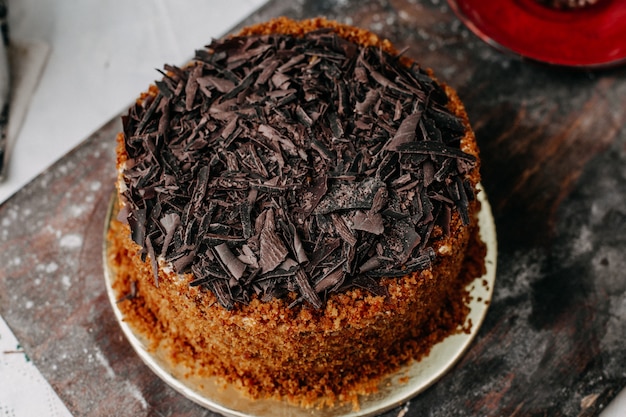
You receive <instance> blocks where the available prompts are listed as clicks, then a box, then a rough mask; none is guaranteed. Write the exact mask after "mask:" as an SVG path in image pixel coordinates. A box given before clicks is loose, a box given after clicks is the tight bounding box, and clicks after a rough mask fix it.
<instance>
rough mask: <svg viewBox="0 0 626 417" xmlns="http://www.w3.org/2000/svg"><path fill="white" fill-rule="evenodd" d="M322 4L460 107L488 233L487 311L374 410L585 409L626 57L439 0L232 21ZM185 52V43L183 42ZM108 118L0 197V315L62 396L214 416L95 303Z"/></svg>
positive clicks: (618, 212) (78, 411)
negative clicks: (435, 363)
mask: <svg viewBox="0 0 626 417" xmlns="http://www.w3.org/2000/svg"><path fill="white" fill-rule="evenodd" d="M282 14H285V15H288V16H291V17H296V18H301V17H312V16H317V15H326V16H328V17H330V18H335V19H338V20H341V21H343V22H347V23H351V24H354V25H358V26H362V27H364V28H367V29H370V30H373V31H375V32H377V33H379V34H381V35H382V36H385V37H388V38H389V39H390V40H391V41H392V42H394V43H395V44H396V46H397V47H398V49H403V48H404V47H407V48H408V49H407V51H406V52H405V53H406V54H407V55H408V56H410V57H412V58H415V59H417V60H418V61H419V62H421V63H422V64H423V65H424V66H428V67H431V68H433V69H434V70H435V72H436V74H437V75H438V76H439V78H440V79H442V80H444V81H446V82H447V83H449V84H450V85H451V86H453V87H455V88H456V89H457V90H458V92H459V95H460V96H461V98H462V100H463V101H464V102H465V104H466V107H467V110H468V113H469V115H470V119H471V121H472V123H473V125H474V127H475V130H476V133H477V137H478V141H479V145H480V148H481V152H482V173H483V181H482V183H483V185H484V187H485V189H486V191H487V193H488V195H489V197H490V201H491V204H492V206H493V210H494V216H495V220H496V226H497V231H498V237H499V242H498V243H499V258H498V274H497V283H496V288H495V292H494V298H493V300H492V305H491V308H490V311H489V313H488V315H487V319H486V321H485V323H484V325H483V327H482V328H481V330H480V332H479V335H478V337H477V339H476V341H475V343H474V344H473V345H472V347H471V349H470V350H469V351H468V353H467V354H466V355H465V357H464V358H463V360H462V361H461V362H460V363H459V364H458V365H457V366H456V367H455V368H454V369H453V370H452V371H451V372H450V373H449V374H447V375H446V376H445V377H444V378H443V379H442V380H441V381H440V382H438V383H437V384H436V385H434V386H433V387H432V388H430V389H429V390H428V391H426V392H425V393H423V394H422V395H420V396H418V397H417V398H415V399H413V400H412V401H411V402H410V403H409V404H408V405H407V406H406V407H402V408H399V409H396V410H393V411H390V412H388V413H386V414H385V415H386V416H396V415H399V414H401V415H404V416H423V415H428V416H483V415H516V416H574V415H578V416H593V415H597V414H598V413H599V412H600V411H601V410H602V408H603V407H604V406H605V405H606V404H607V403H608V402H609V401H610V400H611V399H612V398H613V397H614V396H615V395H616V393H617V392H619V391H620V390H621V389H622V388H623V387H625V386H626V344H625V343H624V342H623V341H624V340H626V280H625V279H624V272H623V271H625V270H626V261H625V260H624V256H623V253H624V252H626V130H625V129H624V125H625V124H626V123H625V122H626V101H625V100H624V97H626V70H625V69H623V68H620V69H613V70H605V71H600V72H585V71H573V70H567V69H562V68H555V67H549V66H544V65H540V64H536V63H531V62H528V61H524V60H520V59H518V58H517V57H512V56H506V55H503V54H501V53H499V52H496V51H494V50H492V49H491V48H489V47H488V46H487V45H485V44H483V43H482V42H480V41H479V40H478V39H476V38H475V37H473V35H471V34H470V33H469V32H468V31H467V29H465V28H464V27H463V26H462V25H461V24H460V22H459V21H458V20H457V19H456V18H455V16H454V15H453V14H452V12H451V11H450V9H449V8H448V7H447V5H446V4H445V3H444V2H443V1H426V0H423V1H415V0H414V1H409V0H388V1H383V0H381V1H365V2H349V1H340V0H322V1H316V0H305V1H302V2H290V1H287V0H276V1H270V2H269V3H268V4H267V5H266V6H265V7H263V8H262V9H261V10H259V11H258V12H256V13H255V14H254V15H253V16H251V17H250V18H249V19H247V20H246V21H245V22H243V23H242V24H249V23H252V22H258V21H262V20H265V19H268V18H271V17H274V16H278V15H282ZM190 52H191V51H190ZM118 130H119V122H118V121H117V120H114V121H111V122H110V123H108V124H106V125H105V126H103V127H102V129H100V130H99V131H98V132H97V133H96V134H94V135H93V136H91V137H90V138H88V139H87V140H86V141H85V142H84V143H83V144H82V145H80V146H79V147H78V148H76V149H75V150H74V151H72V152H71V153H70V154H68V155H67V156H65V157H64V158H63V159H62V160H60V161H59V162H58V163H56V164H55V165H54V166H52V167H51V168H50V169H48V170H47V171H46V172H44V173H43V174H42V175H40V176H39V177H38V178H36V179H35V180H34V181H33V182H31V183H30V184H28V185H27V186H26V187H25V188H24V189H22V190H21V191H20V192H18V193H17V194H16V195H15V196H14V197H12V198H11V199H10V200H9V201H7V202H6V203H4V204H3V205H2V206H0V226H1V229H0V265H1V266H0V314H1V315H2V316H3V317H4V318H5V320H6V321H7V323H8V324H9V326H10V327H11V328H12V329H13V331H14V332H15V334H16V336H17V337H18V339H19V340H20V342H21V343H22V345H23V346H24V349H25V350H26V352H27V353H28V355H29V356H30V357H31V358H32V360H33V361H34V362H35V364H36V365H37V366H38V368H39V369H40V370H41V371H42V373H43V374H44V376H45V377H46V378H47V380H48V381H49V382H50V383H51V384H52V386H53V387H54V388H55V390H56V391H57V392H58V393H59V395H60V396H61V398H62V399H63V401H64V402H65V403H66V404H67V406H68V407H69V409H70V410H71V411H72V412H73V413H74V414H75V415H77V416H82V415H117V416H124V415H128V416H140V415H180V416H186V415H194V416H198V415H207V416H208V415H214V414H212V413H211V412H209V411H206V410H203V409H202V408H200V407H199V406H196V405H195V404H193V403H191V402H190V401H188V400H186V399H185V398H183V397H182V396H180V395H178V394H177V393H175V392H174V391H173V390H172V389H170V388H169V387H167V386H166V385H164V384H163V383H162V382H161V381H160V380H159V379H158V378H156V377H155V376H154V375H153V374H152V373H151V372H150V371H149V370H148V369H147V368H146V367H145V366H144V365H143V364H142V363H141V361H140V360H139V359H138V358H137V356H136V355H135V354H134V353H133V351H132V350H131V348H130V346H129V345H128V343H127V342H126V340H125V339H124V338H123V336H122V333H121V331H120V329H119V327H118V325H117V323H116V322H115V318H114V316H113V314H112V311H111V308H110V306H109V304H108V300H107V299H106V294H105V288H104V281H103V272H102V261H101V256H102V237H103V236H102V232H103V227H104V217H105V213H106V208H107V204H108V199H109V197H110V195H111V193H112V191H113V181H114V176H115V173H114V152H113V149H114V137H115V133H116V132H117V131H118Z"/></svg>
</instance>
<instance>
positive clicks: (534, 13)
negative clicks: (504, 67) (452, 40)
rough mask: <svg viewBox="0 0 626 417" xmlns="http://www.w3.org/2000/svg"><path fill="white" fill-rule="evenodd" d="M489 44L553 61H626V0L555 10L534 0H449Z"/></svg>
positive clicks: (609, 63)
mask: <svg viewBox="0 0 626 417" xmlns="http://www.w3.org/2000/svg"><path fill="white" fill-rule="evenodd" d="M448 3H449V4H450V7H451V8H452V10H454V12H455V13H456V14H457V16H458V17H459V18H460V19H461V20H462V21H463V23H465V25H466V26H467V27H468V28H470V30H472V31H473V32H474V33H475V34H476V35H477V36H479V37H480V38H481V39H482V40H484V41H485V42H487V43H489V44H490V45H492V46H494V47H496V48H498V49H501V50H505V51H511V52H514V53H516V54H519V55H522V56H524V57H527V58H530V59H533V60H536V61H541V62H546V63H550V64H555V65H564V66H572V67H584V68H599V67H609V66H614V65H619V64H623V63H626V1H625V0H601V1H600V2H598V3H597V4H595V5H593V6H588V7H584V8H581V9H575V10H556V9H551V8H548V7H546V6H543V5H541V4H539V3H538V2H537V1H535V0H448Z"/></svg>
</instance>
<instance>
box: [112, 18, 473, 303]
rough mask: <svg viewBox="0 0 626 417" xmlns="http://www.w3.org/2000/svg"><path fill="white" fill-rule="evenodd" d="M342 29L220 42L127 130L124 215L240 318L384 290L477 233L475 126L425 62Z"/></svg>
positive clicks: (138, 109) (164, 87) (130, 118)
mask: <svg viewBox="0 0 626 417" xmlns="http://www.w3.org/2000/svg"><path fill="white" fill-rule="evenodd" d="M337 32H338V31H337V30H335V29H333V28H332V27H327V28H324V27H320V28H318V29H315V30H311V31H308V32H307V33H305V34H299V35H298V36H294V35H291V34H284V33H283V34H246V35H241V36H233V37H228V38H224V39H220V40H214V41H213V42H212V43H211V44H210V45H209V46H208V47H206V48H205V49H202V50H199V51H197V52H196V56H195V60H194V61H193V62H192V63H191V64H189V65H188V66H186V67H184V68H177V67H174V66H165V72H164V73H163V78H162V80H160V81H157V82H156V86H154V87H153V88H152V89H151V90H150V92H149V93H147V94H144V96H142V98H141V99H140V100H138V102H137V103H136V105H134V106H133V107H132V108H131V109H130V110H129V113H128V115H127V116H125V117H124V118H123V128H124V147H125V150H126V153H127V160H126V162H125V164H124V167H123V172H122V178H123V182H124V186H123V187H122V188H121V190H122V200H123V202H124V210H123V216H125V217H126V219H127V220H128V223H129V225H130V227H131V232H132V238H133V240H134V241H135V242H136V243H138V244H139V245H140V246H141V247H142V250H143V255H144V256H145V255H148V256H149V258H150V260H151V261H152V265H153V269H154V271H155V280H157V285H158V275H157V272H156V271H157V259H158V258H159V257H162V258H163V259H164V260H165V261H167V262H170V263H171V265H172V267H173V269H174V270H175V271H176V272H177V273H179V274H183V273H187V272H192V273H193V276H194V278H193V281H192V282H191V283H190V285H192V286H195V285H202V286H205V287H206V288H208V289H209V290H211V291H212V292H213V293H214V294H215V295H216V297H217V299H218V301H219V302H220V304H222V305H223V306H224V307H225V308H228V309H230V308H233V307H234V306H235V305H236V304H237V303H238V302H241V303H247V302H248V301H249V300H250V298H251V297H253V296H256V297H259V298H260V299H261V300H270V299H273V298H282V297H284V296H285V295H286V294H294V293H295V294H296V295H297V296H296V298H295V301H293V303H294V304H296V303H301V302H306V303H309V304H310V305H312V306H313V307H315V308H321V307H322V306H323V304H324V300H325V299H326V298H327V297H328V295H329V294H331V293H332V292H335V291H343V290H345V289H348V288H352V287H354V286H357V287H363V288H366V289H368V290H370V291H372V292H374V293H377V292H380V291H382V287H380V286H379V284H378V282H379V279H380V278H381V277H394V276H404V275H407V274H409V273H412V272H415V271H418V270H421V269H424V268H428V267H429V266H430V264H431V262H432V261H433V260H434V258H435V252H434V250H433V248H432V239H431V233H432V231H433V228H434V227H435V226H438V227H440V228H441V230H442V231H443V233H444V234H446V233H449V232H450V231H449V229H450V219H451V218H452V216H453V213H454V212H456V213H458V216H459V218H460V219H461V221H462V222H463V223H465V224H467V223H468V222H469V214H468V201H471V200H472V199H473V198H474V194H473V184H471V182H470V181H469V179H468V177H467V175H468V173H469V172H470V171H471V170H472V169H473V168H474V167H475V165H476V158H475V156H473V155H470V154H467V153H465V152H463V151H462V150H461V148H460V142H461V139H462V138H463V137H464V136H465V135H466V132H467V129H468V127H467V126H466V124H465V122H464V121H463V119H462V118H460V117H457V116H456V115H454V114H453V113H452V112H451V111H450V110H449V108H448V107H449V106H448V101H449V98H448V96H447V95H446V92H445V90H444V89H443V88H442V86H441V85H440V84H439V83H438V82H437V81H435V80H434V79H433V78H432V77H430V76H429V74H428V73H427V72H426V71H424V70H423V69H421V68H420V67H419V66H418V65H416V64H409V65H407V63H406V62H401V61H402V59H401V58H400V57H399V56H396V55H390V54H389V53H388V52H386V51H385V50H384V48H382V47H380V45H379V46H378V47H375V46H363V45H362V44H358V43H355V42H352V41H350V40H348V39H346V36H339V35H338V33H337Z"/></svg>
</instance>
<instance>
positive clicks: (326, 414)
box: [104, 189, 497, 417]
mask: <svg viewBox="0 0 626 417" xmlns="http://www.w3.org/2000/svg"><path fill="white" fill-rule="evenodd" d="M478 198H479V200H480V202H481V204H482V208H481V211H480V213H479V217H478V221H479V225H480V234H481V238H482V239H483V241H484V242H485V243H486V245H487V257H486V259H485V263H486V268H487V272H486V274H485V275H484V276H482V277H479V278H476V279H475V280H474V281H473V282H472V283H470V284H469V290H470V294H471V302H470V305H469V307H470V312H469V315H468V317H467V320H471V321H472V327H471V332H470V333H469V334H466V333H461V334H456V335H452V336H449V337H447V338H446V339H444V340H443V341H442V342H440V343H438V344H437V345H435V346H434V347H433V348H432V350H431V352H430V354H429V355H428V356H427V357H425V358H423V359H422V360H421V361H419V362H413V363H411V364H408V365H406V366H404V367H403V368H401V369H400V370H399V371H398V372H396V373H394V374H392V375H389V376H388V377H387V378H386V379H385V380H383V382H382V383H381V385H380V390H379V392H377V393H375V394H371V395H368V396H364V397H362V398H361V399H360V410H358V411H355V410H353V409H352V406H351V405H345V406H339V407H333V408H325V409H304V408H300V407H297V406H294V405H291V404H288V403H287V402H281V401H276V400H263V399H261V400H252V399H249V398H246V397H244V396H243V395H241V394H240V393H239V392H238V391H236V390H235V389H234V388H232V387H225V388H222V387H219V386H218V385H217V384H216V383H215V382H216V381H215V380H214V378H198V377H186V376H185V373H186V372H187V371H188V370H187V369H186V368H182V367H180V368H179V367H175V366H172V365H171V364H170V363H168V362H167V361H166V360H165V359H164V358H165V354H164V352H159V351H158V350H157V351H156V352H153V351H148V350H147V349H146V344H145V343H144V340H143V339H142V337H141V336H140V335H139V334H137V333H135V332H134V331H133V329H132V328H131V327H130V326H129V325H128V324H127V323H126V322H124V319H123V316H122V313H121V311H120V310H119V309H118V307H117V303H116V299H117V297H116V294H115V293H114V291H113V289H112V286H111V283H112V279H113V277H112V270H111V269H110V267H109V265H108V262H107V256H106V252H107V247H106V246H107V241H106V239H105V244H104V246H105V247H104V265H105V267H104V270H105V280H106V286H107V292H108V296H109V300H110V301H111V305H112V306H113V311H114V312H115V315H116V317H117V320H118V322H119V324H120V326H121V328H122V331H123V332H124V334H125V335H126V337H127V338H128V341H129V342H130V344H131V345H132V346H133V348H134V349H135V351H136V352H137V354H138V355H139V357H140V358H141V359H142V360H143V361H144V362H145V363H146V365H148V367H149V368H150V369H152V371H153V372H154V373H155V374H157V375H158V376H159V377H160V378H161V379H163V381H165V382H166V383H167V384H168V385H170V386H171V387H172V388H174V389H175V390H176V391H178V392H179V393H181V394H182V395H184V396H185V397H187V398H189V399H190V400H192V401H194V402H196V403H198V404H200V405H202V406H204V407H206V408H208V409H210V410H212V411H215V412H217V413H220V414H223V415H225V416H229V417H230V416H235V417H252V416H254V417H276V416H292V417H301V416H319V417H340V416H341V417H357V416H359V417H362V416H372V415H377V414H380V413H383V412H385V411H387V410H390V409H392V408H394V407H397V406H398V405H400V404H402V403H403V402H405V401H407V400H409V399H410V398H412V397H414V396H415V395H417V394H418V393H420V392H422V391H424V390H425V389H426V388H428V387H429V386H431V385H432V384H433V383H435V382H436V381H437V380H438V379H439V378H441V377H442V376H443V375H444V374H445V373H446V372H448V371H449V370H450V369H451V368H452V366H453V365H454V364H455V363H456V362H457V361H458V360H459V359H460V358H461V356H462V355H463V354H464V353H465V351H466V350H467V348H468V347H469V345H470V343H471V342H472V340H473V339H474V337H475V336H476V334H477V333H478V329H479V328H480V325H481V324H482V322H483V319H484V317H485V314H486V313H487V308H488V306H489V302H490V300H491V295H492V292H493V287H494V282H495V275H496V259H497V242H496V231H495V225H494V221H493V215H492V213H491V207H490V205H489V202H488V200H487V197H486V195H485V192H484V190H482V189H481V192H480V193H478ZM112 213H113V204H111V208H110V210H109V213H108V215H107V219H106V224H105V236H106V230H108V226H109V222H110V220H111V215H112Z"/></svg>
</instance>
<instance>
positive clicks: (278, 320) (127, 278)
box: [108, 19, 484, 405]
mask: <svg viewBox="0 0 626 417" xmlns="http://www.w3.org/2000/svg"><path fill="white" fill-rule="evenodd" d="M320 29H332V30H333V31H335V32H336V33H338V34H339V35H340V36H342V37H343V38H345V39H349V40H351V41H355V42H357V43H358V44H360V45H367V46H371V45H374V46H377V47H379V48H381V49H383V50H384V51H385V52H388V53H395V50H394V49H393V47H392V46H391V44H390V43H389V42H388V41H384V40H380V39H379V38H378V37H377V36H376V35H373V34H371V33H369V32H366V31H363V30H360V29H356V28H351V27H349V26H345V25H339V24H337V23H334V22H329V21H326V20H323V19H313V20H309V21H305V22H293V21H289V20H287V19H278V20H275V21H272V22H270V23H267V24H262V25H259V26H255V27H252V28H248V29H244V31H243V32H242V34H241V35H243V36H257V35H258V36H264V35H268V34H276V33H282V34H288V35H294V36H301V35H302V34H304V33H308V32H311V31H316V30H320ZM401 59H402V61H403V63H404V65H411V61H410V60H408V59H407V58H401ZM429 74H430V76H433V74H432V72H429ZM439 84H440V85H441V86H442V88H443V90H444V91H445V93H446V95H447V97H448V99H449V100H448V103H447V106H448V109H449V110H450V111H451V112H452V113H453V114H455V115H456V116H457V117H459V118H460V120H461V121H462V123H463V126H464V129H465V130H464V134H463V137H462V138H460V145H459V149H460V150H462V151H463V152H464V153H466V154H468V155H472V156H473V157H474V165H473V166H472V167H471V169H468V171H467V174H466V176H465V178H466V179H467V181H468V184H469V186H470V187H471V188H472V189H473V190H475V189H476V184H477V183H478V181H479V169H478V166H479V159H478V150H477V146H476V142H475V138H474V136H473V132H472V131H471V128H470V127H469V122H468V120H467V115H466V113H465V110H464V108H463V106H462V103H461V102H460V100H459V99H458V97H457V95H456V93H455V92H454V90H453V89H451V88H449V87H447V86H445V85H443V84H441V83H439ZM157 94H159V89H158V88H157V87H151V88H150V90H149V91H148V92H147V93H145V94H143V95H142V96H141V97H140V99H139V100H138V103H139V104H140V105H143V103H144V102H145V103H147V102H149V101H150V100H151V99H153V98H154V97H156V95H157ZM125 140H126V138H125V137H124V135H120V136H119V137H118V160H117V163H118V170H119V173H120V174H119V180H118V190H119V193H120V196H121V199H120V202H121V209H122V213H123V214H122V216H121V217H126V215H127V210H128V207H125V202H124V199H125V197H124V192H125V191H126V190H125V187H126V184H125V181H124V172H125V170H126V168H128V166H129V165H130V166H132V164H133V163H134V162H135V161H133V160H132V158H129V155H128V152H127V149H126V146H127V145H126V141H125ZM477 210H478V202H477V201H476V200H475V199H474V200H471V201H468V202H467V217H468V218H467V219H462V218H461V215H460V214H459V213H458V212H456V211H453V212H451V213H450V218H449V221H448V222H447V223H446V224H445V225H444V226H445V227H442V226H441V225H439V224H436V225H434V226H433V227H432V230H431V231H430V232H429V237H430V242H431V243H432V248H433V251H434V254H435V257H434V260H433V262H432V264H430V265H429V266H428V267H427V268H424V269H423V270H419V271H414V272H411V273H409V274H406V275H405V276H403V277H398V278H391V277H390V278H385V277H383V278H381V279H380V280H379V282H378V286H377V287H376V291H375V292H372V291H371V288H369V290H368V289H364V288H360V287H359V286H354V287H352V288H349V289H346V290H345V291H341V292H334V293H332V294H330V295H329V296H328V297H327V298H326V299H325V300H324V301H325V302H324V304H323V305H322V306H319V307H318V308H312V307H311V305H309V304H307V303H302V302H301V301H300V302H298V300H299V299H300V296H298V295H297V294H296V293H294V292H290V293H288V294H287V295H286V296H285V297H284V298H273V299H270V300H263V301H261V300H260V298H259V297H257V296H252V297H251V298H250V300H249V302H247V303H237V304H234V305H233V306H231V308H230V309H226V308H224V306H223V305H221V303H220V300H219V299H218V297H216V295H215V294H214V292H212V291H209V290H208V289H207V288H206V287H204V286H192V285H190V283H193V282H194V281H195V280H197V277H195V276H194V275H193V274H190V273H185V274H179V273H176V272H175V271H173V269H172V267H171V265H170V264H168V262H166V261H164V260H163V259H162V258H160V257H157V256H151V255H150V254H146V252H145V249H144V248H142V247H141V246H140V245H138V244H137V243H135V242H134V241H133V240H132V239H131V236H132V235H133V232H132V231H131V230H130V229H129V226H128V225H125V224H122V223H119V222H117V221H113V223H112V227H111V231H110V232H109V237H108V239H109V242H110V247H111V254H110V255H109V259H110V262H111V265H112V266H113V268H114V269H115V270H116V271H117V274H116V276H117V279H116V281H115V284H114V288H115V290H116V291H117V293H118V294H119V296H120V298H121V299H122V298H123V301H121V302H120V303H119V306H120V309H121V310H122V311H123V313H124V315H125V317H126V320H127V321H128V322H129V324H131V325H133V326H134V327H135V328H137V329H138V330H139V331H140V332H141V333H143V334H144V335H146V336H147V337H148V338H149V339H150V340H152V342H153V344H154V346H155V347H156V346H158V345H160V346H161V347H165V348H167V349H168V350H170V352H171V355H172V360H173V361H175V362H177V363H185V364H187V365H188V366H189V367H190V368H191V369H194V371H196V372H199V373H205V374H208V375H215V376H218V377H221V378H223V379H224V380H226V381H228V382H230V383H234V384H236V385H239V386H241V387H242V388H243V389H244V391H245V392H247V393H248V394H250V395H252V396H263V397H268V396H270V397H272V396H274V397H281V398H288V399H291V400H292V401H295V402H298V403H302V404H305V405H311V404H313V403H315V402H319V401H326V402H328V403H332V402H334V401H336V400H340V401H342V402H343V401H355V399H356V398H357V395H358V394H363V393H368V392H371V391H374V390H375V389H376V385H377V384H378V382H379V381H380V379H381V378H382V377H383V376H384V375H385V374H387V373H388V372H390V371H392V370H394V369H397V367H398V366H399V365H401V364H403V363H406V362H407V361H408V360H412V359H419V358H420V357H421V356H422V355H424V354H426V353H428V351H429V350H430V348H431V347H432V345H433V344H434V343H436V342H438V341H440V340H442V339H443V338H444V337H445V336H447V335H449V334H451V333H453V332H457V331H463V330H464V329H463V327H462V325H463V322H464V318H465V316H466V315H467V307H466V303H465V301H466V299H467V297H468V293H467V291H466V289H465V288H464V287H465V285H466V284H467V283H468V282H469V281H471V279H473V278H474V277H476V276H479V275H480V274H479V271H480V270H481V266H480V265H481V260H482V259H483V258H484V247H483V246H482V245H481V244H480V243H478V242H479V239H478V238H477V237H476V236H477V225H476V212H477ZM444 229H448V230H444ZM470 241H471V242H472V244H470V243H469V242H470ZM142 259H143V260H142ZM464 264H465V265H466V268H465V270H463V265H464ZM155 265H156V266H157V267H158V273H157V275H156V276H155V274H154V269H155ZM468 265H471V267H470V266H468ZM463 271H465V272H463ZM467 271H471V272H467ZM155 284H158V285H155ZM465 330H467V329H465Z"/></svg>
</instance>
